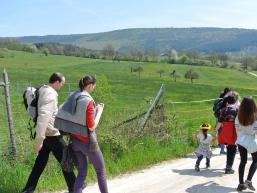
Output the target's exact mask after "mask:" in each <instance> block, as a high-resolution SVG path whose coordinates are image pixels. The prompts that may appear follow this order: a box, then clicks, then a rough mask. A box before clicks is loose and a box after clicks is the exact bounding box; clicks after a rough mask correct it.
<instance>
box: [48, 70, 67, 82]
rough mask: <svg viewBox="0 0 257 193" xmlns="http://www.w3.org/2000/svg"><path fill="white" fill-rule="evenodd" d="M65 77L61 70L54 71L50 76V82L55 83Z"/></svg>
mask: <svg viewBox="0 0 257 193" xmlns="http://www.w3.org/2000/svg"><path fill="white" fill-rule="evenodd" d="M63 78H64V75H63V74H62V73H60V72H55V73H53V74H52V75H51V76H50V78H49V83H50V84H53V83H55V82H57V81H58V82H62V81H63Z"/></svg>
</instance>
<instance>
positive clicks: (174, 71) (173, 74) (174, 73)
mask: <svg viewBox="0 0 257 193" xmlns="http://www.w3.org/2000/svg"><path fill="white" fill-rule="evenodd" d="M170 76H171V78H173V80H174V82H176V81H177V78H179V77H180V74H179V73H178V72H176V70H173V71H172V72H171V73H170Z"/></svg>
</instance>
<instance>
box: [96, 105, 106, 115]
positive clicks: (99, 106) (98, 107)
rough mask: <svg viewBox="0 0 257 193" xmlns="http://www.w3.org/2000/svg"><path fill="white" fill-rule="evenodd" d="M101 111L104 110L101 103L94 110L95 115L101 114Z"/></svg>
mask: <svg viewBox="0 0 257 193" xmlns="http://www.w3.org/2000/svg"><path fill="white" fill-rule="evenodd" d="M103 110H104V105H102V103H100V104H98V105H97V109H96V111H97V113H102V112H103Z"/></svg>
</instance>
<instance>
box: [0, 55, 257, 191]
mask: <svg viewBox="0 0 257 193" xmlns="http://www.w3.org/2000/svg"><path fill="white" fill-rule="evenodd" d="M139 65H141V66H142V67H143V68H144V71H143V72H141V76H140V79H139V76H138V73H136V72H133V73H131V67H137V66H139ZM4 68H6V69H7V72H8V74H9V79H10V86H11V101H12V111H13V116H14V127H15V132H16V136H17V146H18V152H19V157H18V162H11V163H9V162H8V163H7V162H6V161H2V162H1V159H0V175H2V176H3V175H5V178H4V180H3V179H2V181H1V180H0V182H1V183H0V192H7V193H11V192H18V191H19V190H20V189H21V188H22V186H23V185H24V183H25V181H26V178H27V176H28V175H29V172H30V169H31V167H32V165H33V162H34V158H35V156H36V155H35V154H34V153H33V152H32V146H33V143H34V142H33V141H32V142H31V141H30V140H29V135H28V131H27V130H26V129H25V128H26V124H27V120H28V115H27V113H26V112H25V110H24V107H23V106H22V97H21V94H22V91H23V90H24V86H25V84H28V83H31V84H32V85H34V86H39V85H41V84H42V83H46V82H47V81H48V77H49V75H50V74H51V73H52V72H55V71H59V72H62V73H63V74H64V75H65V76H66V84H65V86H64V87H63V89H62V90H61V91H60V94H59V103H60V104H61V103H62V102H63V101H64V99H65V98H66V97H67V96H68V94H69V91H71V90H75V89H76V87H77V83H78V81H79V79H80V78H81V77H82V76H84V75H85V74H93V75H96V77H97V79H98V80H99V81H98V82H97V87H96V90H95V95H94V96H95V98H96V102H104V103H105V105H106V109H105V113H104V115H103V120H102V121H101V123H100V126H99V135H100V139H101V142H100V145H101V148H102V150H103V154H104V156H105V160H106V168H107V174H108V176H110V175H116V174H119V173H121V172H126V171H130V170H135V169H139V168H141V167H145V166H147V165H150V164H153V163H156V162H159V161H161V160H167V159H171V158H174V157H177V156H183V155H185V154H186V153H187V152H190V151H192V150H193V148H194V145H195V144H194V143H193V142H192V140H188V139H189V138H191V137H192V134H193V132H194V130H195V129H196V128H197V127H198V126H199V125H200V124H201V123H202V122H203V121H204V122H210V123H211V124H212V125H213V124H214V123H215V119H214V118H213V115H212V103H213V102H212V101H209V102H201V103H200V102H190V101H201V100H205V99H214V98H216V97H217V96H218V95H219V93H220V91H222V90H223V88H224V87H231V88H233V89H234V90H236V91H238V92H239V93H240V95H241V96H245V95H257V89H256V83H257V78H256V77H254V76H251V75H249V74H247V73H245V72H241V71H237V70H230V69H221V68H214V67H201V66H188V65H179V64H178V65H173V64H163V63H135V62H112V61H107V60H92V59H85V58H77V57H66V56H55V55H49V56H47V57H46V56H44V55H43V54H31V53H26V52H16V51H8V54H6V57H4V58H0V71H1V72H2V71H3V69H4ZM190 68H192V69H194V70H195V71H197V72H198V73H199V79H197V80H194V83H191V82H190V80H187V79H185V78H184V74H185V72H186V71H187V70H188V69H190ZM158 70H164V71H165V73H164V74H163V76H162V77H161V78H160V75H159V74H158V73H157V71H158ZM173 70H176V72H177V73H179V74H180V75H181V77H180V78H178V79H177V82H174V81H173V80H172V78H171V77H170V76H169V74H170V72H172V71H173ZM0 82H1V81H0ZM162 84H164V85H165V89H166V92H165V94H164V97H163V100H162V101H163V102H164V104H165V113H166V116H167V119H166V122H167V124H168V127H167V128H168V130H169V131H167V133H169V134H170V135H172V136H173V137H174V138H172V139H179V140H177V141H176V140H173V141H170V139H171V138H167V140H166V141H165V139H164V140H155V138H153V137H151V136H150V137H147V136H141V137H137V138H136V139H135V140H131V139H132V137H131V138H130V136H131V135H132V134H133V135H136V132H135V131H134V130H137V129H138V128H134V126H133V124H131V125H130V126H129V127H128V128H116V129H115V128H113V125H114V124H117V123H119V122H120V121H123V120H125V119H126V118H129V117H131V116H133V115H136V114H138V113H141V112H144V111H146V110H147V108H148V106H149V102H147V101H149V100H151V99H152V98H153V96H155V95H156V93H157V91H158V90H159V88H160V86H161V85H162ZM174 102H182V103H174ZM0 116H1V117H3V118H1V121H0V128H2V129H1V131H0V134H1V136H3V138H2V139H0V153H1V158H2V157H4V156H2V155H5V154H6V153H5V150H6V147H7V146H8V143H9V135H8V128H7V120H6V113H5V110H4V98H3V95H2V94H1V95H0ZM155 117H158V114H154V115H153V116H152V119H154V118H155ZM125 129H127V130H125ZM160 131H162V128H161V127H160ZM149 132H151V130H149ZM101 133H104V135H103V136H101ZM112 133H115V135H112ZM131 133H132V134H131ZM133 135H132V136H133ZM157 138H158V137H157ZM183 138H187V139H185V140H186V143H183V142H184V141H183ZM128 139H129V140H128ZM124 144H125V145H124ZM192 145H193V146H192ZM51 159H53V158H51ZM12 164H15V169H14V168H13V165H12ZM56 167H57V168H59V166H57V164H56V162H55V161H50V163H49V164H48V166H47V169H46V171H45V172H44V174H43V176H42V178H41V180H40V183H39V187H38V190H39V191H40V190H54V189H60V188H64V187H65V184H64V180H63V178H62V177H60V176H61V175H62V174H61V171H60V168H59V169H56ZM88 176H89V178H88V180H89V181H91V180H95V174H94V171H93V169H92V167H90V170H89V175H88ZM53 181H55V182H56V183H52V182H53ZM13 182H15V183H13ZM12 183H13V184H12ZM10 184H12V186H10Z"/></svg>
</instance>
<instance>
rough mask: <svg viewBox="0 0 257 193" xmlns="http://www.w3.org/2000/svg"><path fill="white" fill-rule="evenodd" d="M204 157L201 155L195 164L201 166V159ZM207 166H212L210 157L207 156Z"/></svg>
mask: <svg viewBox="0 0 257 193" xmlns="http://www.w3.org/2000/svg"><path fill="white" fill-rule="evenodd" d="M202 159H203V155H201V156H199V157H198V158H197V160H196V163H195V165H196V166H198V167H199V165H200V163H201V161H202ZM206 166H210V159H209V158H207V157H206Z"/></svg>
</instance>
